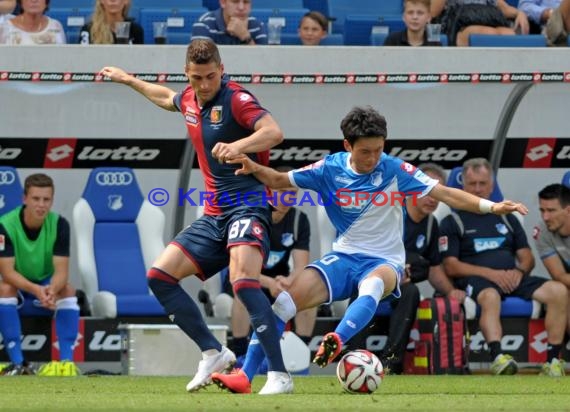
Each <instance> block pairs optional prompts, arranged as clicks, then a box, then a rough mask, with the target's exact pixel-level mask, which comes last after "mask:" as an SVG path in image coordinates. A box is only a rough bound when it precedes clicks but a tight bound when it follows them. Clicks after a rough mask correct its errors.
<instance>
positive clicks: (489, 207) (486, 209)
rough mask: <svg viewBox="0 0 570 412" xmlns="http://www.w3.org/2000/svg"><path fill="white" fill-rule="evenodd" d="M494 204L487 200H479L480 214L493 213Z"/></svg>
mask: <svg viewBox="0 0 570 412" xmlns="http://www.w3.org/2000/svg"><path fill="white" fill-rule="evenodd" d="M494 204H495V202H491V201H490V200H487V199H480V200H479V211H480V212H481V213H491V212H492V211H493V205H494Z"/></svg>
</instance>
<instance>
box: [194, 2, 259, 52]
mask: <svg viewBox="0 0 570 412" xmlns="http://www.w3.org/2000/svg"><path fill="white" fill-rule="evenodd" d="M247 29H248V30H249V34H250V36H251V38H252V39H253V41H254V42H255V44H267V32H266V30H265V25H264V24H263V23H261V22H260V21H259V20H257V19H256V18H255V17H251V16H249V18H248V20H247ZM194 39H212V40H213V41H214V43H216V44H226V45H236V44H243V43H242V41H241V40H240V39H239V38H238V37H235V36H232V35H231V34H229V33H228V32H227V31H226V22H225V21H224V16H223V13H222V9H221V8H220V9H218V10H214V11H210V12H208V13H205V14H204V15H202V17H200V19H198V21H197V22H195V23H194V25H193V26H192V38H191V40H194Z"/></svg>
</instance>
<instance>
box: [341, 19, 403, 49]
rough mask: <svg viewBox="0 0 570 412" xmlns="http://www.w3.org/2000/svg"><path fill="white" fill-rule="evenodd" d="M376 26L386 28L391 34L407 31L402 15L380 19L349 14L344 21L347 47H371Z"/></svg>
mask: <svg viewBox="0 0 570 412" xmlns="http://www.w3.org/2000/svg"><path fill="white" fill-rule="evenodd" d="M374 26H386V27H388V28H389V31H390V33H392V32H395V31H401V30H405V29H406V25H405V24H404V21H403V20H402V16H401V15H394V16H389V15H386V16H383V17H378V16H365V15H360V14H349V15H347V16H345V20H344V43H345V44H346V45H347V46H369V45H370V34H371V33H372V27H374Z"/></svg>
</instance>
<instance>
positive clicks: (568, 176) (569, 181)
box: [562, 171, 570, 188]
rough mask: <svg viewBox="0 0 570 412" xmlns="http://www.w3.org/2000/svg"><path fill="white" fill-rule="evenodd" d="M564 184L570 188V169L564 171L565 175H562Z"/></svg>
mask: <svg viewBox="0 0 570 412" xmlns="http://www.w3.org/2000/svg"><path fill="white" fill-rule="evenodd" d="M562 184H563V185H564V186H566V187H569V188H570V171H568V172H566V173H564V176H562Z"/></svg>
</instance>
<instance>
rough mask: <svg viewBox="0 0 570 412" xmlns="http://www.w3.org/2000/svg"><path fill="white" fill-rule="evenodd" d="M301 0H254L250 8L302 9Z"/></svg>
mask: <svg viewBox="0 0 570 412" xmlns="http://www.w3.org/2000/svg"><path fill="white" fill-rule="evenodd" d="M304 7H305V6H303V0H255V1H254V2H253V7H252V10H255V9H302V8H304Z"/></svg>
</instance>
